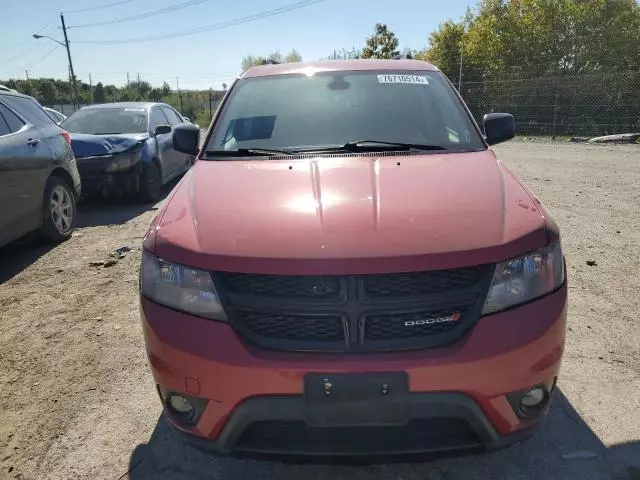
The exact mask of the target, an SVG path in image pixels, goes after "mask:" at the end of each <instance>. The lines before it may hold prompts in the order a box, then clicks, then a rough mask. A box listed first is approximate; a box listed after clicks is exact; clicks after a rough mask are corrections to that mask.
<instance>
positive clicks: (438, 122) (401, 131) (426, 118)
mask: <svg viewBox="0 0 640 480" xmlns="http://www.w3.org/2000/svg"><path fill="white" fill-rule="evenodd" d="M364 140H367V141H377V142H395V143H405V144H425V145H431V146H441V147H443V148H442V149H440V150H441V151H445V152H456V151H457V152H460V151H469V150H481V149H484V148H485V147H484V144H483V142H482V140H481V138H480V136H479V134H478V132H477V130H476V128H475V127H474V125H473V124H472V121H471V119H470V117H469V115H468V114H467V112H466V111H465V109H464V107H463V105H462V104H461V102H460V101H459V100H458V98H457V97H456V96H455V93H454V92H453V90H452V88H451V86H450V85H449V83H448V82H447V80H446V79H445V78H444V76H443V75H442V74H441V73H439V72H433V71H408V72H398V71H358V72H344V71H342V72H322V73H316V74H314V75H311V76H307V75H281V76H271V77H259V78H248V79H242V80H239V81H238V82H237V83H236V84H235V86H234V88H233V90H232V92H231V94H230V97H229V99H228V100H227V102H225V106H224V109H223V111H222V113H221V116H220V118H219V119H218V120H217V121H216V124H215V126H214V132H213V134H212V136H211V138H210V139H209V142H208V145H207V149H206V150H207V151H215V152H219V151H221V150H222V151H234V150H238V149H261V148H262V149H272V150H294V151H304V149H305V148H308V149H310V150H312V149H318V148H322V147H339V146H342V145H344V144H347V143H349V142H358V141H364ZM440 150H439V151H440Z"/></svg>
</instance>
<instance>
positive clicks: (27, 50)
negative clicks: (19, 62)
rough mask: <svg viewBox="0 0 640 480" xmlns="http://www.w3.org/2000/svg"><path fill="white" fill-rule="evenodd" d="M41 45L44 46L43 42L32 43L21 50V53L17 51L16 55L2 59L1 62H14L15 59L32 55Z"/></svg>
mask: <svg viewBox="0 0 640 480" xmlns="http://www.w3.org/2000/svg"><path fill="white" fill-rule="evenodd" d="M41 47H42V44H41V43H34V44H32V45H28V46H27V48H25V49H23V50H21V51H20V52H19V53H16V54H15V55H14V56H12V57H9V58H4V59H2V60H1V61H0V63H3V64H5V63H9V62H12V61H13V60H15V59H17V58H23V57H26V56H27V55H31V54H32V53H33V52H35V51H36V50H38V49H39V48H41Z"/></svg>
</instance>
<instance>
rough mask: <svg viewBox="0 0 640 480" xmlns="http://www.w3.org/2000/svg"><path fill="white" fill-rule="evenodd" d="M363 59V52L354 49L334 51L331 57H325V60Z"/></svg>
mask: <svg viewBox="0 0 640 480" xmlns="http://www.w3.org/2000/svg"><path fill="white" fill-rule="evenodd" d="M358 58H362V50H358V49H357V48H356V47H352V48H351V50H346V49H344V48H343V49H341V50H334V51H333V53H332V54H331V55H329V56H328V57H325V58H324V60H355V59H358Z"/></svg>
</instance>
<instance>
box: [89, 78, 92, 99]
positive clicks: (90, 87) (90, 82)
mask: <svg viewBox="0 0 640 480" xmlns="http://www.w3.org/2000/svg"><path fill="white" fill-rule="evenodd" d="M89 92H91V103H93V82H92V81H91V74H89Z"/></svg>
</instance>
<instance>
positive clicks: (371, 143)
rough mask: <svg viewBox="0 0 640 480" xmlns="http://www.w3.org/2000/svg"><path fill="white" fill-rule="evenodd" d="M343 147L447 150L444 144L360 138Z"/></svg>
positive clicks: (360, 149)
mask: <svg viewBox="0 0 640 480" xmlns="http://www.w3.org/2000/svg"><path fill="white" fill-rule="evenodd" d="M342 148H344V149H345V150H350V151H356V152H358V151H362V150H365V151H367V150H371V149H376V148H383V149H384V150H407V149H409V150H411V149H414V150H446V148H445V147H443V146H442V145H429V144H423V143H402V142H384V141H379V140H358V141H356V142H347V143H345V144H344V145H342Z"/></svg>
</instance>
